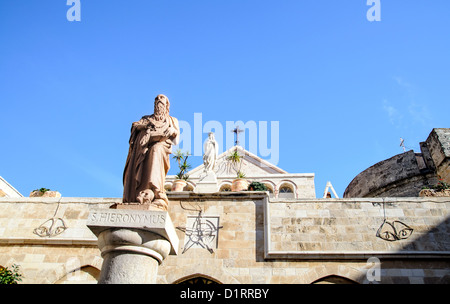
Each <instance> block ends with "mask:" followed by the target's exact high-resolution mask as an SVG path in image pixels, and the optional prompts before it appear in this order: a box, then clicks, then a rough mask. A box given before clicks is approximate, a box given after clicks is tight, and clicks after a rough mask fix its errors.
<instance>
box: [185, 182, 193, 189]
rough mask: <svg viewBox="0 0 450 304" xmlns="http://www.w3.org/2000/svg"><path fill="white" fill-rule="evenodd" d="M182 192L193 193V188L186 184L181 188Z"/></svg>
mask: <svg viewBox="0 0 450 304" xmlns="http://www.w3.org/2000/svg"><path fill="white" fill-rule="evenodd" d="M183 191H194V187H193V186H192V185H191V184H189V183H188V184H186V186H185V187H184V188H183Z"/></svg>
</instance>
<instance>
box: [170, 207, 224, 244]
mask: <svg viewBox="0 0 450 304" xmlns="http://www.w3.org/2000/svg"><path fill="white" fill-rule="evenodd" d="M190 222H191V223H192V224H191V227H189V228H186V227H177V229H179V230H181V231H183V232H184V233H185V235H186V237H187V240H186V241H185V244H184V249H183V252H182V253H185V252H186V251H188V250H189V249H190V248H192V247H194V248H195V247H200V248H204V249H206V250H208V251H209V252H210V253H213V252H214V249H213V248H212V247H216V246H217V238H218V234H219V229H221V228H223V226H219V217H218V216H214V217H212V216H202V211H199V214H198V215H197V216H195V217H193V216H190V217H189V216H188V218H187V221H186V223H187V224H189V223H190ZM214 243H216V244H215V245H214Z"/></svg>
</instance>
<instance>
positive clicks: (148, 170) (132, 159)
mask: <svg viewBox="0 0 450 304" xmlns="http://www.w3.org/2000/svg"><path fill="white" fill-rule="evenodd" d="M169 109H170V103H169V99H168V98H167V97H166V96H164V95H162V94H160V95H158V96H156V98H155V106H154V113H153V115H146V116H143V117H142V118H141V120H139V121H137V122H134V123H133V124H132V126H131V136H130V141H129V143H130V148H129V151H128V157H127V161H126V163H125V169H124V172H123V187H124V190H123V203H124V204H127V203H128V204H130V203H139V204H148V205H150V206H153V207H156V208H159V209H162V210H167V208H168V205H169V200H168V199H167V195H166V194H165V190H164V184H165V180H166V175H167V172H168V171H169V168H170V157H169V156H170V154H171V153H172V145H177V144H178V141H179V136H180V128H179V125H178V120H177V119H176V118H174V117H171V116H169Z"/></svg>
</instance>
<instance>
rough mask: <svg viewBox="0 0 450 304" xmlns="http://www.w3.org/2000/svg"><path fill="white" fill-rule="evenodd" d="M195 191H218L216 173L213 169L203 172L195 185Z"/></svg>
mask: <svg viewBox="0 0 450 304" xmlns="http://www.w3.org/2000/svg"><path fill="white" fill-rule="evenodd" d="M194 192H195V193H215V192H219V185H218V183H217V177H216V174H215V173H214V172H213V171H209V172H207V173H203V175H202V176H200V179H199V181H198V183H197V186H196V187H195V191H194Z"/></svg>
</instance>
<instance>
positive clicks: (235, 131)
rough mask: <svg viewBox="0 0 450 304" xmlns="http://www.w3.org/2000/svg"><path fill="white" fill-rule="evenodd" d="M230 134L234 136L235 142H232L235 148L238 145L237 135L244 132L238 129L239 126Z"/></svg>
mask: <svg viewBox="0 0 450 304" xmlns="http://www.w3.org/2000/svg"><path fill="white" fill-rule="evenodd" d="M231 132H233V133H234V134H235V135H236V140H235V141H234V145H235V146H237V145H239V133H242V132H244V130H241V129H239V126H237V127H236V128H234V130H232V131H231Z"/></svg>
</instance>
